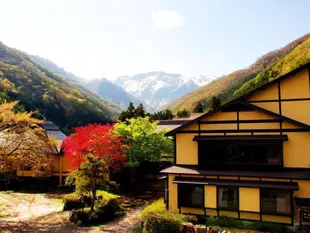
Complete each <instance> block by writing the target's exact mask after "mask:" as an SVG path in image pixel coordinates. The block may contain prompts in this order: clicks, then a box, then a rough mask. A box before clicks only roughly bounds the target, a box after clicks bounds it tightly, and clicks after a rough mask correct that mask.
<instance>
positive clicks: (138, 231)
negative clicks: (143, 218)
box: [131, 225, 143, 233]
mask: <svg viewBox="0 0 310 233" xmlns="http://www.w3.org/2000/svg"><path fill="white" fill-rule="evenodd" d="M131 233H143V227H142V226H141V225H137V226H135V227H134V228H133V229H132V231H131Z"/></svg>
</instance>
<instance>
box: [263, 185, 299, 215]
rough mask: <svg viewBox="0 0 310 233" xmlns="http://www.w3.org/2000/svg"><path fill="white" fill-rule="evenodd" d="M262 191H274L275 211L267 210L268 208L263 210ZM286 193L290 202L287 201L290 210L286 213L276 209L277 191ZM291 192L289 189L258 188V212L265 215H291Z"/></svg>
mask: <svg viewBox="0 0 310 233" xmlns="http://www.w3.org/2000/svg"><path fill="white" fill-rule="evenodd" d="M263 192H268V193H275V195H276V196H275V211H268V210H263V195H262V193H263ZM279 192H280V193H287V194H288V195H289V198H290V202H289V206H290V207H289V208H290V211H289V212H288V213H285V212H280V211H277V200H276V199H277V193H279ZM292 203H293V192H292V191H289V190H276V189H265V188H261V189H260V212H261V213H262V214H267V215H279V216H292V215H293V211H294V210H293V204H292Z"/></svg>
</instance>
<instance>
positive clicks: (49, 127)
mask: <svg viewBox="0 0 310 233" xmlns="http://www.w3.org/2000/svg"><path fill="white" fill-rule="evenodd" d="M42 126H43V128H44V129H45V131H46V133H47V135H48V136H52V137H55V139H56V141H57V142H58V145H57V150H58V152H60V149H61V148H60V147H61V144H62V141H63V140H64V139H65V138H66V137H67V135H65V134H64V133H63V132H61V131H60V129H59V128H58V127H57V126H56V125H55V124H54V123H53V122H52V121H44V122H43V124H42Z"/></svg>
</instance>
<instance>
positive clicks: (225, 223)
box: [206, 216, 244, 229]
mask: <svg viewBox="0 0 310 233" xmlns="http://www.w3.org/2000/svg"><path fill="white" fill-rule="evenodd" d="M206 225H207V226H220V227H229V228H236V229H243V228H244V222H243V221H241V220H238V219H235V218H231V217H227V216H223V217H207V218H206Z"/></svg>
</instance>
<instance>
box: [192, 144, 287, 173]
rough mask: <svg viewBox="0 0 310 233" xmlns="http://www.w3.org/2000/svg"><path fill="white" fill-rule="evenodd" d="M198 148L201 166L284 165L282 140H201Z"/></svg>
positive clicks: (224, 167)
mask: <svg viewBox="0 0 310 233" xmlns="http://www.w3.org/2000/svg"><path fill="white" fill-rule="evenodd" d="M198 150H199V166H200V167H201V168H211V169H212V168H215V169H217V168H223V169H227V168H230V167H231V166H232V165H234V166H235V167H236V168H242V169H243V168H244V169H252V168H253V167H260V166H263V167H266V166H271V167H275V166H278V167H281V166H282V142H264V141H244V140H227V141H223V140H222V141H199V142H198ZM216 165H217V166H216Z"/></svg>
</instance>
